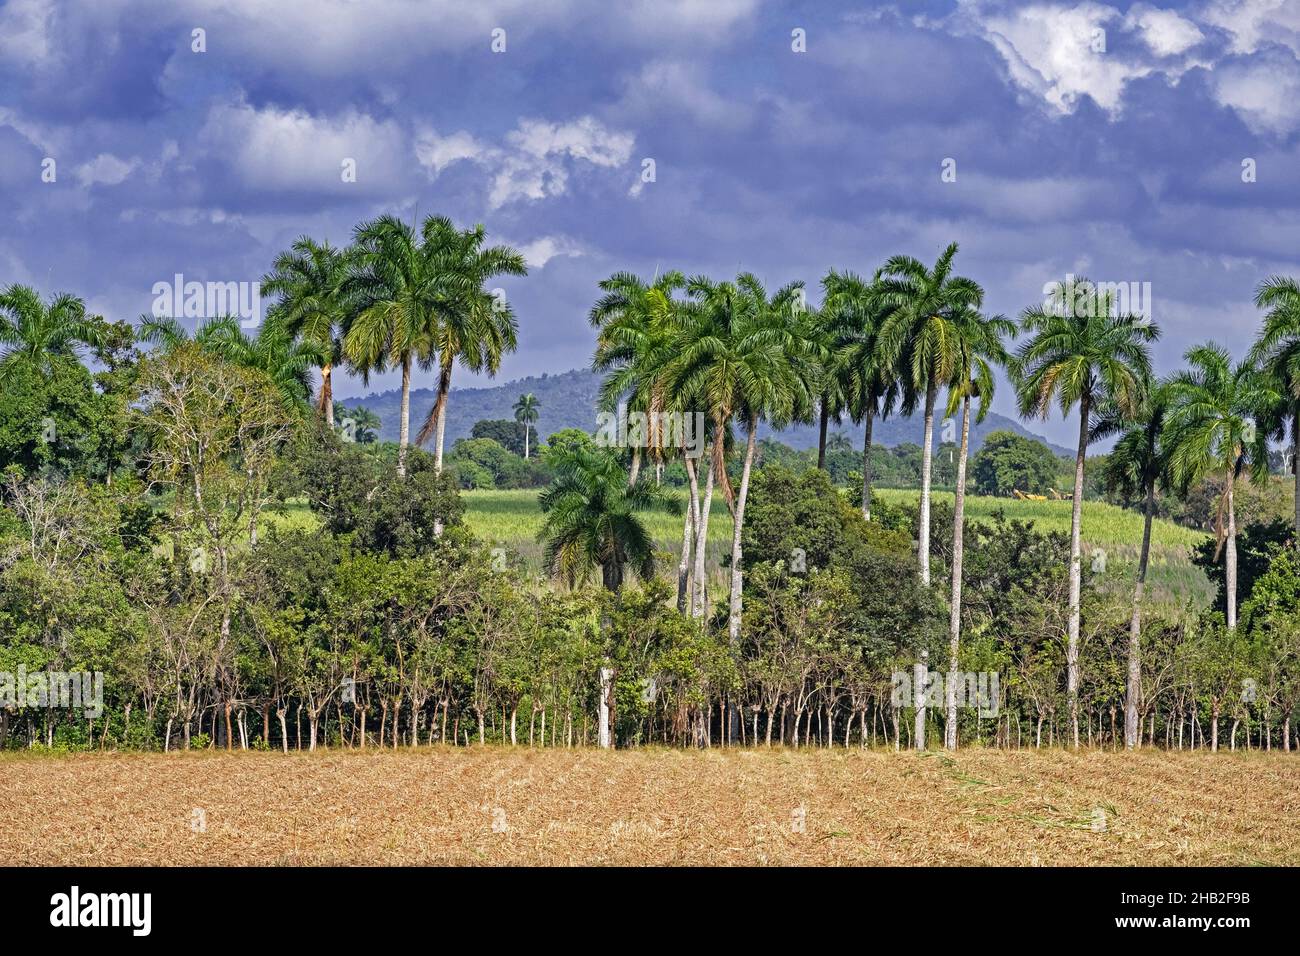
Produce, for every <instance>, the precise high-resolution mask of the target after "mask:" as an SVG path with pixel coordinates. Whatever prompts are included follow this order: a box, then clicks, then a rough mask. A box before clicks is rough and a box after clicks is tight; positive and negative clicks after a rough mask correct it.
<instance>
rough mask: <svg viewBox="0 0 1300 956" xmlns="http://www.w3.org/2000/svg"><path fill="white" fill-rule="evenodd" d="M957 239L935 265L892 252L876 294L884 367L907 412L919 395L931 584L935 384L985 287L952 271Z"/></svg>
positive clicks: (925, 560) (923, 526)
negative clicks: (961, 320) (895, 376)
mask: <svg viewBox="0 0 1300 956" xmlns="http://www.w3.org/2000/svg"><path fill="white" fill-rule="evenodd" d="M956 255H957V243H955V242H954V243H951V244H950V245H949V246H948V247H947V248H946V249H944V251H943V252H942V253H941V254H940V256H939V258H938V260H937V261H936V262H935V264H934V268H932V269H927V268H926V267H925V265H924V263H922V262H920V261H919V260H917V259H913V258H912V257H911V256H892V257H891V258H890V259H889V260H887V261H886V262H885V265H884V267H883V268H882V269H881V271H880V278H879V279H878V282H877V290H878V292H877V294H878V296H879V299H880V302H881V304H882V305H883V306H884V307H885V308H886V309H887V310H888V314H887V315H886V316H885V318H884V322H883V325H882V327H881V329H880V333H879V341H880V348H881V350H882V352H883V356H884V362H885V364H886V365H887V366H888V367H892V368H896V369H898V370H899V373H900V377H901V378H902V380H903V388H904V410H905V411H907V412H909V413H910V412H911V411H912V410H913V409H914V408H915V402H916V399H917V398H918V397H921V398H922V400H923V403H924V414H925V438H924V443H923V444H922V446H921V507H920V516H919V518H920V526H919V530H918V533H917V555H918V558H919V560H920V565H921V581H922V582H923V583H924V584H925V585H927V586H928V585H929V584H930V474H931V466H932V464H933V457H934V449H933V444H934V405H935V399H936V398H937V396H938V393H939V388H940V387H941V386H942V385H944V384H945V383H947V382H949V381H952V379H953V378H954V376H955V375H956V372H957V368H958V364H959V361H960V349H959V348H958V347H957V333H956V329H955V327H954V322H955V317H956V316H958V315H960V314H961V313H963V312H964V311H966V310H967V309H978V308H979V307H980V306H981V305H982V304H983V302H984V290H983V289H981V288H980V286H979V285H978V284H977V283H976V282H975V281H974V280H972V279H967V278H965V277H963V276H955V275H953V274H952V260H953V258H954V257H955V256H956Z"/></svg>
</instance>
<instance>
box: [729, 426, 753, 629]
mask: <svg viewBox="0 0 1300 956" xmlns="http://www.w3.org/2000/svg"><path fill="white" fill-rule="evenodd" d="M748 426H749V439H748V441H746V442H745V465H744V467H743V468H742V469H741V472H740V494H739V495H738V496H737V497H736V515H735V520H734V521H733V522H732V527H731V614H730V616H729V618H728V620H727V636H728V637H729V638H730V640H731V646H732V647H733V648H734V647H735V646H736V645H737V644H739V643H740V612H741V606H742V603H743V602H742V597H743V593H744V587H745V583H744V582H745V579H744V576H743V575H742V574H741V573H740V563H741V558H742V554H741V545H740V534H741V531H742V530H743V529H744V526H745V499H746V498H748V497H749V473H750V471H751V470H752V469H753V466H754V444H755V441H756V439H757V436H758V419H757V418H756V417H755V416H752V415H751V416H750V418H749V422H748Z"/></svg>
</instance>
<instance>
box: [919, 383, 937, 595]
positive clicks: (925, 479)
mask: <svg viewBox="0 0 1300 956" xmlns="http://www.w3.org/2000/svg"><path fill="white" fill-rule="evenodd" d="M936 391H938V389H937V388H936V387H935V384H934V383H933V382H931V383H930V386H929V388H928V389H926V392H925V444H924V445H923V446H922V447H921V514H920V527H919V528H918V530H917V534H916V553H917V557H918V558H919V560H920V562H921V583H922V584H924V585H925V586H926V587H929V586H930V467H931V465H932V463H933V459H934V451H933V449H932V448H931V447H930V446H931V445H933V444H934V396H935V392H936Z"/></svg>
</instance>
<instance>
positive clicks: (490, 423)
mask: <svg viewBox="0 0 1300 956" xmlns="http://www.w3.org/2000/svg"><path fill="white" fill-rule="evenodd" d="M470 435H471V437H473V438H490V439H492V441H494V442H496V443H497V444H499V445H501V446H502V447H503V448H507V449H509V450H510V452H511V453H513V454H515V455H518V456H519V457H521V458H522V457H523V454H524V432H523V428H522V427H521V426H520V424H519V423H518V422H512V421H510V420H509V419H505V418H486V419H482V420H480V421H477V422H475V423H474V427H473V428H472V429H471V430H470Z"/></svg>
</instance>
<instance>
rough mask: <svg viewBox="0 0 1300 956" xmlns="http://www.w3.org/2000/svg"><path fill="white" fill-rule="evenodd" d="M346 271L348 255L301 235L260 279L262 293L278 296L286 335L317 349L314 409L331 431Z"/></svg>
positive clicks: (340, 354) (345, 316)
mask: <svg viewBox="0 0 1300 956" xmlns="http://www.w3.org/2000/svg"><path fill="white" fill-rule="evenodd" d="M349 268H350V262H349V252H348V251H346V250H339V249H335V248H334V247H333V246H331V245H330V244H329V243H328V242H322V243H317V242H316V241H315V240H313V239H311V238H309V237H307V236H302V237H300V238H299V239H298V240H297V241H296V242H294V244H293V246H292V247H291V248H290V249H288V250H287V251H285V252H282V253H280V254H279V255H278V256H276V258H275V263H274V265H273V266H272V270H271V273H270V274H269V275H267V276H266V277H265V278H263V279H262V288H263V290H264V291H266V292H267V293H270V294H272V295H278V296H279V300H278V301H277V302H276V303H275V304H274V305H273V306H272V312H273V313H278V314H279V315H280V316H281V317H282V319H283V322H284V326H285V328H286V329H287V330H288V332H289V334H290V335H293V336H295V337H300V338H303V339H307V340H308V341H311V342H314V343H316V345H317V346H319V350H320V353H321V358H322V361H321V364H320V376H321V381H320V393H319V395H318V396H317V401H316V407H317V409H318V411H319V412H320V413H321V415H323V416H324V418H325V424H326V425H328V426H329V427H331V428H333V427H334V387H333V370H334V368H335V367H336V366H337V365H338V364H339V363H340V362H342V361H343V341H342V335H343V331H344V327H345V325H346V323H347V319H348V315H349V310H348V303H347V301H346V297H345V295H344V288H345V285H344V283H345V281H346V280H347V278H348V274H349Z"/></svg>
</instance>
